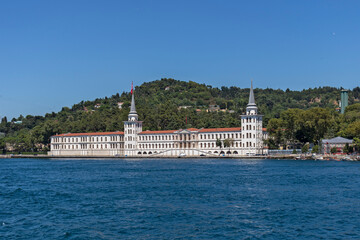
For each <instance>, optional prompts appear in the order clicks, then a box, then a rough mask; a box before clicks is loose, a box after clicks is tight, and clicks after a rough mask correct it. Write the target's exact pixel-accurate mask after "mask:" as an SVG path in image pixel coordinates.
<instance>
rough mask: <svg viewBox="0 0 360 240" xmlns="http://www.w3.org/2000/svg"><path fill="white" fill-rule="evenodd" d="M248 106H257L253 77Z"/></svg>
mask: <svg viewBox="0 0 360 240" xmlns="http://www.w3.org/2000/svg"><path fill="white" fill-rule="evenodd" d="M248 106H256V103H255V97H254V89H253V80H252V79H251V88H250V95H249V103H248Z"/></svg>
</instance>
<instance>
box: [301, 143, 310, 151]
mask: <svg viewBox="0 0 360 240" xmlns="http://www.w3.org/2000/svg"><path fill="white" fill-rule="evenodd" d="M308 151H309V144H304V146H303V147H302V148H301V152H302V153H307V152H308Z"/></svg>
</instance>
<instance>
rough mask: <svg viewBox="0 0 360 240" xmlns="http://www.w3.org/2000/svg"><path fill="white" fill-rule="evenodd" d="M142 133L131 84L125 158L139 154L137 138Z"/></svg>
mask: <svg viewBox="0 0 360 240" xmlns="http://www.w3.org/2000/svg"><path fill="white" fill-rule="evenodd" d="M140 132H142V121H138V114H137V112H136V108H135V97H134V91H133V84H131V107H130V112H129V115H128V120H127V121H124V150H125V153H124V154H125V156H135V155H136V154H137V151H136V150H137V148H138V147H137V140H138V139H137V138H138V133H140Z"/></svg>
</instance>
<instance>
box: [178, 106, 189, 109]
mask: <svg viewBox="0 0 360 240" xmlns="http://www.w3.org/2000/svg"><path fill="white" fill-rule="evenodd" d="M191 107H192V106H179V107H178V110H180V109H188V108H191Z"/></svg>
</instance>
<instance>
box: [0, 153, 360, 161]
mask: <svg viewBox="0 0 360 240" xmlns="http://www.w3.org/2000/svg"><path fill="white" fill-rule="evenodd" d="M322 157H323V158H322V159H320V158H313V156H312V155H307V156H301V155H296V156H294V155H281V156H279V155H274V156H237V157H235V156H218V157H216V156H208V157H207V156H189V157H186V156H185V157H167V156H153V157H150V156H147V157H124V156H123V157H113V156H70V155H69V156H49V155H44V154H39V155H33V154H29V155H27V154H26V155H25V154H5V155H0V159H10V158H41V159H69V158H73V159H178V158H183V159H191V158H196V159H253V160H274V159H275V160H276V159H277V160H284V159H288V160H300V161H302V160H314V161H360V158H359V156H353V158H349V156H347V158H345V157H343V158H339V157H338V156H322Z"/></svg>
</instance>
